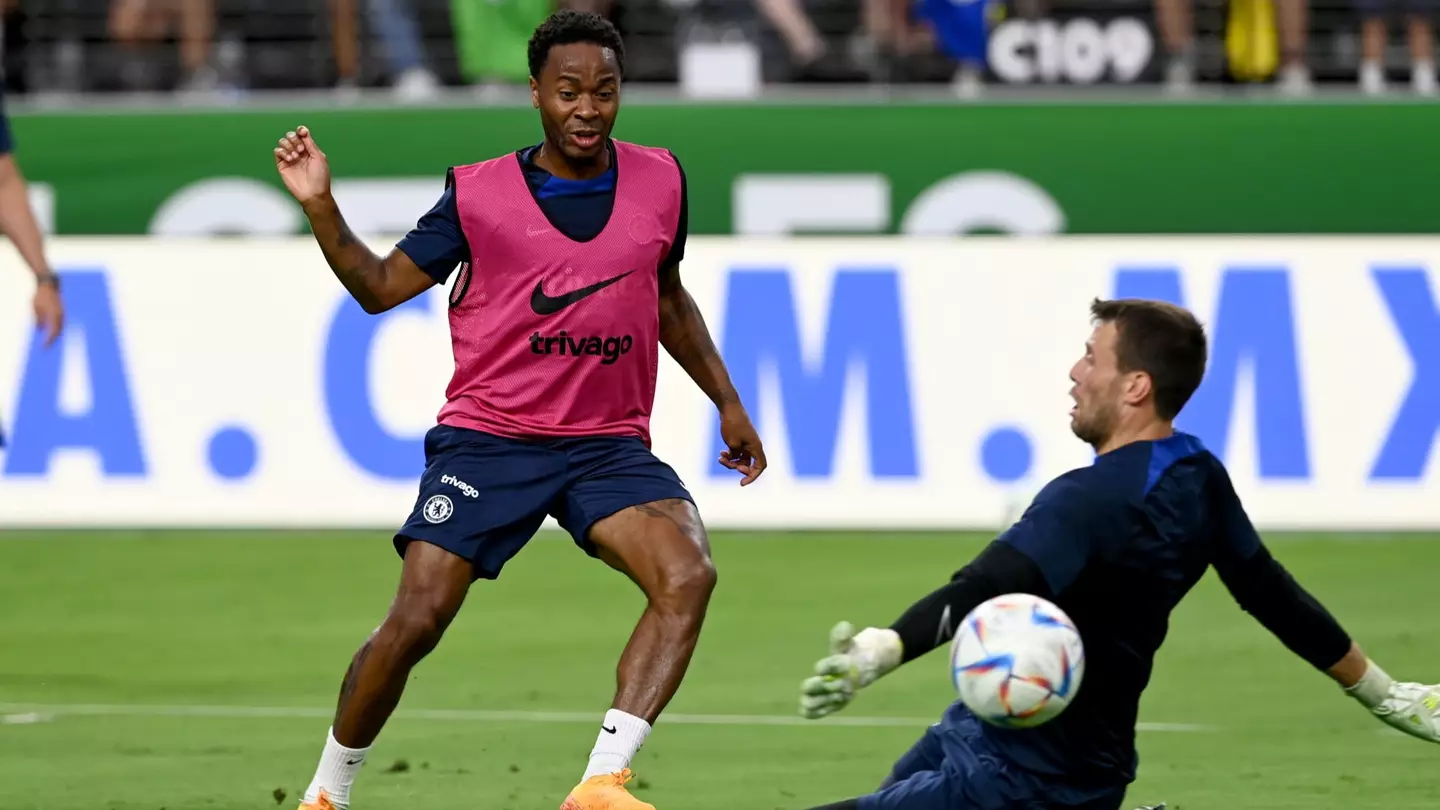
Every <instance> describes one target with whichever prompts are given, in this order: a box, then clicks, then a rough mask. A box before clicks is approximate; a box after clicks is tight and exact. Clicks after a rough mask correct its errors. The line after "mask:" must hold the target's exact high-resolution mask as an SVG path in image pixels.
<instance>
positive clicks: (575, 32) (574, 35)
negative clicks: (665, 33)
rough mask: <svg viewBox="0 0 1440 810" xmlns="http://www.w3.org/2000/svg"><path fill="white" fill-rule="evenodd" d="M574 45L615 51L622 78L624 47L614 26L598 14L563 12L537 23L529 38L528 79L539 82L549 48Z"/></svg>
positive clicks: (567, 10) (623, 74)
mask: <svg viewBox="0 0 1440 810" xmlns="http://www.w3.org/2000/svg"><path fill="white" fill-rule="evenodd" d="M575 42H589V43H593V44H595V45H599V46H600V47H602V48H609V49H610V50H612V51H614V52H615V63H616V64H617V65H618V66H619V68H620V76H621V77H622V78H623V77H624V76H625V43H624V42H622V41H621V40H620V32H619V31H617V30H615V26H614V25H612V24H611V23H610V21H609V20H607V19H605V18H604V17H601V16H600V15H599V14H593V13H591V12H588V11H572V10H570V9H562V10H560V11H557V12H555V13H554V14H551V15H550V17H549V19H547V20H545V22H543V23H540V27H539V28H536V29H535V34H534V36H531V37H530V47H529V52H528V54H527V55H528V56H529V58H530V78H532V79H537V80H538V79H539V78H540V71H542V70H544V69H545V60H546V59H547V58H549V56H550V49H551V48H553V47H555V46H556V45H570V44H572V43H575Z"/></svg>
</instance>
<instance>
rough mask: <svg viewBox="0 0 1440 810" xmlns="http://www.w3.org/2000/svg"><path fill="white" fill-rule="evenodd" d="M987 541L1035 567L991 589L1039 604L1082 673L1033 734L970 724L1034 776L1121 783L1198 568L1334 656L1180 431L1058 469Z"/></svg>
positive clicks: (1319, 617) (1316, 611) (1286, 636)
mask: <svg viewBox="0 0 1440 810" xmlns="http://www.w3.org/2000/svg"><path fill="white" fill-rule="evenodd" d="M992 546H995V547H999V548H997V549H996V550H997V551H1000V552H1002V554H1001V555H991V556H992V557H993V558H995V559H999V558H1001V557H1003V556H1004V554H1012V555H1013V551H1011V550H1012V549H1013V550H1014V551H1018V552H1020V554H1019V555H1014V556H1016V558H1017V559H1019V560H1021V562H1022V563H1023V565H1022V567H1024V568H1029V569H1030V570H1031V571H1032V572H1038V573H1032V574H1030V575H1029V576H1031V577H1032V578H1034V579H1033V580H1032V582H1031V584H1032V585H1034V587H1028V588H1026V587H1024V585H1025V577H1024V576H1008V575H1002V576H999V577H996V576H994V574H993V573H992V574H991V577H992V580H993V585H994V587H995V589H996V590H998V591H1001V592H1005V591H1007V590H1009V589H1012V588H1013V589H1022V588H1023V589H1025V590H1028V591H1030V592H1038V593H1039V595H1041V596H1045V597H1046V598H1050V599H1052V600H1053V601H1054V602H1055V603H1056V604H1057V605H1059V606H1060V608H1061V609H1062V610H1064V611H1065V612H1066V613H1067V614H1069V616H1070V618H1071V619H1073V620H1074V622H1075V624H1076V625H1077V626H1078V628H1079V629H1080V633H1081V637H1082V639H1083V641H1084V644H1085V658H1086V664H1085V679H1084V681H1083V683H1082V685H1081V688H1080V692H1079V694H1077V695H1076V697H1075V700H1074V702H1073V703H1072V704H1071V705H1070V707H1069V708H1067V709H1066V711H1065V712H1064V713H1063V714H1061V715H1060V716H1059V717H1058V718H1056V719H1055V720H1053V721H1051V722H1049V723H1047V724H1045V725H1042V726H1039V727H1037V728H1033V729H1024V730H1006V729H1000V728H995V727H989V726H987V727H986V728H985V730H984V731H985V736H986V738H987V741H988V742H989V743H990V744H991V746H992V747H993V748H994V749H995V750H996V751H998V752H1000V753H1001V754H1002V755H1003V756H1005V757H1006V758H1007V759H1009V760H1011V761H1012V762H1014V763H1016V764H1018V765H1020V766H1022V767H1023V768H1025V769H1027V770H1029V771H1032V772H1035V773H1039V774H1043V775H1047V776H1053V777H1057V778H1061V779H1064V780H1065V781H1068V782H1071V783H1074V784H1094V783H1099V784H1106V783H1117V782H1119V783H1123V782H1129V781H1130V780H1132V779H1133V778H1134V775H1135V768H1136V764H1137V762H1136V754H1135V746H1134V732H1135V723H1136V717H1137V710H1138V708H1139V704H1140V695H1141V693H1142V692H1143V691H1144V689H1145V687H1146V685H1147V684H1148V683H1149V680H1150V673H1151V668H1152V665H1153V663H1154V659H1155V653H1156V651H1157V650H1159V649H1160V645H1161V644H1162V643H1163V642H1164V641H1165V635H1166V631H1167V629H1168V625H1169V619H1170V612H1171V611H1172V610H1173V609H1174V608H1175V606H1176V605H1177V604H1179V602H1180V600H1181V599H1182V598H1183V597H1184V596H1185V594H1186V593H1187V592H1189V590H1190V589H1191V588H1192V587H1194V585H1195V583H1196V582H1197V581H1199V579H1200V578H1201V576H1203V575H1204V573H1205V571H1206V569H1207V568H1208V567H1209V566H1211V565H1214V566H1215V568H1216V569H1217V572H1218V573H1219V574H1220V576H1221V578H1222V580H1223V581H1224V582H1225V584H1226V585H1227V586H1228V587H1229V588H1230V590H1231V592H1232V593H1233V594H1234V595H1235V596H1236V598H1237V600H1238V601H1239V602H1240V604H1241V605H1242V607H1244V608H1245V609H1246V610H1248V611H1249V612H1251V613H1252V614H1254V615H1255V616H1256V618H1258V619H1259V620H1260V621H1261V623H1262V624H1264V625H1265V626H1266V627H1268V628H1269V629H1270V630H1271V631H1272V632H1275V633H1276V634H1277V635H1278V636H1280V637H1281V640H1282V641H1284V642H1285V643H1286V644H1287V645H1288V646H1290V647H1291V649H1293V650H1295V651H1296V652H1298V653H1300V654H1301V655H1302V656H1303V657H1306V658H1307V659H1309V660H1311V661H1312V663H1315V665H1316V666H1321V667H1323V666H1327V665H1330V664H1333V663H1334V662H1335V661H1338V660H1339V659H1340V657H1341V656H1343V655H1344V653H1345V651H1346V650H1348V645H1349V639H1348V637H1346V636H1345V635H1344V632H1343V631H1342V630H1340V629H1339V626H1338V625H1337V624H1335V623H1334V620H1333V619H1331V618H1330V617H1329V615H1328V614H1326V613H1324V610H1323V608H1320V607H1319V605H1318V604H1316V603H1315V602H1314V601H1313V599H1311V598H1310V597H1309V595H1308V594H1305V593H1304V592H1303V591H1302V590H1301V589H1300V588H1299V586H1298V585H1296V584H1295V583H1294V582H1293V580H1291V579H1290V578H1289V576H1288V574H1286V573H1285V572H1284V569H1283V568H1280V566H1279V563H1277V562H1275V561H1274V560H1273V559H1272V558H1271V557H1270V555H1269V553H1268V551H1266V549H1265V547H1264V545H1263V544H1262V543H1261V541H1260V537H1259V536H1258V535H1257V534H1256V532H1255V528H1254V526H1253V525H1251V522H1250V519H1249V517H1248V516H1247V515H1246V514H1245V509H1244V507H1243V506H1241V504H1240V501H1239V498H1238V497H1237V496H1236V494H1235V490H1234V488H1233V486H1232V485H1231V482H1230V478H1229V475H1228V474H1227V473H1226V471H1225V468H1224V466H1223V465H1222V464H1221V462H1220V460H1219V459H1217V458H1216V457H1215V456H1214V455H1212V454H1211V453H1210V452H1209V451H1208V450H1206V449H1205V448H1204V446H1203V445H1202V444H1201V443H1200V441H1199V440H1198V439H1196V438H1195V437H1193V436H1190V435H1187V434H1184V433H1176V434H1174V435H1173V436H1171V437H1169V438H1167V439H1164V440H1161V441H1145V442H1136V443H1133V444H1129V445H1126V446H1124V447H1121V448H1119V449H1117V450H1114V451H1111V452H1109V453H1105V454H1103V455H1100V456H1098V457H1097V458H1096V459H1095V463H1094V464H1093V465H1091V466H1089V467H1085V468H1082V469H1077V470H1073V471H1071V472H1069V473H1066V474H1065V475H1062V476H1060V477H1059V478H1057V479H1055V480H1054V481H1052V482H1051V483H1050V484H1049V485H1047V486H1046V487H1045V489H1044V490H1042V491H1041V492H1040V494H1039V495H1038V496H1036V498H1035V500H1034V502H1033V503H1032V504H1031V505H1030V507H1029V509H1027V510H1026V512H1025V514H1024V515H1023V516H1022V517H1021V518H1020V520H1019V521H1017V522H1016V523H1015V525H1014V526H1013V527H1011V528H1010V529H1009V530H1008V531H1006V532H1005V533H1004V534H1002V535H1001V536H1000V537H998V538H997V539H996V540H995V542H994V543H993V544H992ZM982 556H984V555H982ZM978 561H979V560H978V558H977V562H978ZM1027 561H1028V562H1027ZM1029 563H1033V566H1031V565H1029ZM990 570H991V571H992V572H993V571H998V570H1001V567H1000V566H997V565H994V564H993V563H992V564H991V566H990ZM1006 580H1008V581H1006ZM1040 580H1043V581H1040ZM962 615H963V614H962Z"/></svg>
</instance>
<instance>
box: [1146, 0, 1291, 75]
mask: <svg viewBox="0 0 1440 810" xmlns="http://www.w3.org/2000/svg"><path fill="white" fill-rule="evenodd" d="M1308 2H1309V0H1275V12H1276V18H1277V19H1276V22H1277V23H1278V25H1277V27H1278V28H1279V31H1280V60H1281V64H1280V75H1279V77H1278V81H1277V83H1278V84H1279V86H1280V89H1281V90H1282V91H1283V92H1285V93H1288V94H1291V95H1300V94H1304V93H1308V92H1309V91H1310V90H1311V87H1312V84H1311V79H1310V68H1309V66H1308V65H1307V64H1306V61H1305V51H1306V44H1307V41H1308V40H1309V38H1310V29H1309V24H1310V20H1309V11H1310V9H1309V6H1308ZM1155 17H1156V23H1157V26H1158V27H1159V29H1160V39H1161V41H1162V43H1163V44H1164V46H1165V52H1166V55H1167V56H1168V58H1169V64H1168V65H1167V66H1166V72H1165V81H1166V83H1167V84H1168V85H1169V86H1170V87H1171V88H1172V89H1177V90H1183V89H1187V88H1189V87H1190V86H1191V85H1192V84H1193V83H1194V81H1195V11H1194V0H1156V2H1155Z"/></svg>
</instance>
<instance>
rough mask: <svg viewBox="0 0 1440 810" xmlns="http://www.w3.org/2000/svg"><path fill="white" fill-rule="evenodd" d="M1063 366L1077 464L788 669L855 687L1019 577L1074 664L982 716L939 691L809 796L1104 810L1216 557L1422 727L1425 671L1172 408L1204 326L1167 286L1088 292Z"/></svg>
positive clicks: (845, 688) (1199, 371)
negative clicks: (851, 774)
mask: <svg viewBox="0 0 1440 810" xmlns="http://www.w3.org/2000/svg"><path fill="white" fill-rule="evenodd" d="M1091 313H1092V315H1093V317H1094V322H1095V329H1094V331H1093V333H1092V334H1091V336H1090V339H1089V341H1088V342H1087V343H1086V344H1085V354H1084V356H1083V357H1082V358H1081V359H1080V360H1079V361H1078V362H1077V363H1076V364H1075V366H1074V368H1072V369H1071V371H1070V379H1071V380H1072V381H1073V382H1074V387H1073V388H1072V389H1071V391H1070V394H1071V397H1072V398H1073V399H1074V400H1075V407H1074V409H1073V410H1072V411H1071V416H1070V420H1071V428H1072V429H1073V430H1074V432H1075V435H1076V436H1078V437H1079V438H1080V439H1081V440H1082V441H1084V442H1086V443H1087V444H1089V445H1091V446H1092V447H1094V448H1095V452H1096V454H1097V457H1096V458H1095V461H1094V463H1093V464H1092V465H1091V466H1089V467H1084V468H1081V469H1076V470H1072V471H1071V472H1068V473H1065V474H1064V475H1062V476H1060V477H1059V478H1056V479H1055V480H1054V481H1051V482H1050V483H1049V484H1048V485H1047V486H1046V487H1045V488H1044V489H1043V490H1042V491H1041V492H1040V494H1039V495H1037V496H1036V497H1035V500H1034V501H1033V503H1031V505H1030V507H1029V508H1028V509H1027V510H1026V512H1025V513H1024V514H1023V515H1022V516H1021V518H1020V519H1019V521H1017V522H1016V523H1015V525H1014V526H1012V527H1011V528H1010V529H1009V530H1007V531H1006V532H1004V533H1003V534H1002V535H1000V536H999V537H998V538H997V539H995V540H994V541H993V542H992V543H991V544H990V545H989V546H987V547H986V548H985V549H984V550H983V551H982V552H981V553H980V554H979V555H978V556H977V557H976V558H975V559H974V560H973V561H971V562H970V563H969V564H968V565H966V566H965V567H964V568H962V569H961V570H960V571H959V572H958V573H956V574H955V575H954V577H953V578H952V579H951V581H950V582H949V584H946V585H944V586H943V587H940V588H939V589H937V590H935V591H934V592H932V593H931V594H930V595H928V596H926V597H925V598H923V599H921V600H920V601H919V602H916V603H915V604H914V605H913V606H912V607H911V608H910V609H909V610H907V611H906V612H905V613H904V614H903V615H902V616H900V618H899V619H898V620H897V621H896V622H895V623H894V624H892V625H890V626H889V627H867V628H865V629H863V630H861V631H859V632H858V633H856V632H855V631H854V629H853V628H852V627H851V626H850V625H849V624H846V623H841V624H839V625H837V626H836V627H835V628H834V629H833V630H832V631H831V637H830V642H831V652H832V655H830V656H829V657H827V658H824V659H822V660H821V661H820V662H819V663H818V664H817V665H816V672H817V674H816V675H814V676H812V677H810V678H808V679H807V680H805V681H804V683H803V685H802V687H801V701H800V704H801V713H802V714H804V715H805V716H806V717H810V718H817V717H821V716H824V715H827V714H830V713H831V712H834V711H836V710H838V709H841V708H842V707H844V706H846V705H847V704H849V703H850V701H851V700H852V699H853V698H854V696H855V693H856V690H858V689H860V688H862V687H865V686H869V685H870V684H871V683H873V682H874V681H875V680H876V679H877V678H880V677H881V676H883V675H885V674H886V673H888V672H890V671H891V670H894V669H895V668H896V667H898V666H900V665H901V664H904V663H906V662H909V661H913V660H914V659H916V658H918V657H920V656H922V655H924V654H925V653H927V652H929V651H931V650H933V649H935V648H937V647H940V646H943V645H945V644H947V643H948V642H949V641H950V640H951V639H952V638H953V637H954V635H955V625H956V624H957V623H958V622H960V621H962V620H963V619H964V617H965V616H966V615H967V614H968V613H969V612H970V611H971V610H973V609H974V608H975V607H976V606H978V605H979V604H980V603H981V602H983V601H985V600H986V599H989V598H991V597H994V596H999V595H1001V594H1004V593H1030V594H1034V595H1037V596H1040V597H1043V598H1045V599H1049V600H1051V601H1053V602H1055V603H1056V604H1057V605H1058V606H1059V607H1060V608H1061V609H1062V610H1064V611H1065V612H1066V613H1067V614H1069V616H1070V618H1071V619H1073V620H1074V622H1075V623H1076V625H1077V626H1078V627H1079V629H1080V633H1081V637H1082V639H1083V641H1084V644H1085V658H1086V663H1085V667H1086V669H1085V683H1084V685H1083V686H1082V687H1081V689H1080V692H1079V694H1077V695H1076V697H1075V700H1074V702H1073V703H1071V704H1070V706H1069V707H1068V708H1067V709H1066V710H1065V712H1064V713H1063V714H1061V715H1060V716H1058V717H1057V718H1055V719H1054V720H1052V721H1050V722H1048V723H1046V724H1045V725H1042V726H1038V727H1035V728H1031V729H1023V730H1007V729H1000V728H997V727H994V726H990V725H988V724H985V723H982V722H981V721H979V720H978V719H977V718H976V717H975V716H974V715H973V714H972V713H971V712H970V711H969V710H967V709H966V708H965V706H964V704H962V703H959V702H956V703H955V704H953V705H952V706H951V707H950V708H949V709H948V710H947V711H946V712H945V713H944V715H943V717H942V718H941V720H940V722H939V723H937V724H936V725H934V726H932V727H931V728H930V729H929V730H928V731H926V733H925V735H924V736H923V737H922V738H921V739H920V741H919V742H918V743H917V744H916V745H915V746H914V747H913V748H912V749H911V750H910V751H909V752H908V753H906V754H905V755H904V756H903V757H901V758H900V760H899V762H897V763H896V765H895V767H894V769H893V771H892V772H891V774H890V776H889V778H888V779H887V780H886V781H885V782H884V784H882V785H881V786H880V788H879V789H878V790H877V791H876V792H875V793H872V794H869V795H867V796H863V797H860V798H858V799H852V800H849V801H844V802H840V803H839V804H833V805H829V808H828V810H1001V809H1002V808H1006V809H1007V810H1008V808H1017V807H1041V806H1043V807H1050V808H1084V810H1116V808H1118V807H1120V804H1121V802H1122V801H1123V800H1124V797H1125V790H1126V786H1127V785H1128V784H1129V783H1130V782H1131V781H1133V779H1134V777H1135V767H1136V757H1135V719H1136V712H1137V709H1138V706H1139V702H1140V693H1141V692H1142V691H1144V689H1145V685H1146V683H1147V682H1148V681H1149V678H1150V670H1151V665H1152V663H1153V660H1154V656H1155V652H1156V650H1158V649H1159V647H1160V644H1161V643H1162V642H1163V641H1164V639H1165V633H1166V628H1167V626H1168V622H1169V616H1170V612H1171V610H1173V609H1174V607H1175V606H1176V604H1177V603H1179V602H1180V600H1181V599H1182V598H1183V597H1184V596H1185V594H1186V592H1188V591H1189V590H1190V588H1191V587H1192V586H1194V585H1195V583H1196V582H1197V581H1198V580H1199V579H1200V577H1201V576H1202V575H1203V574H1204V573H1205V571H1206V569H1207V567H1208V566H1211V565H1213V566H1215V569H1216V571H1217V572H1218V573H1219V575H1220V578H1221V580H1222V581H1223V582H1224V584H1225V586H1226V587H1227V588H1228V589H1229V591H1230V593H1231V594H1232V595H1233V596H1234V597H1235V599H1236V601H1237V602H1239V604H1240V606H1241V607H1242V608H1244V609H1245V610H1246V611H1247V612H1249V613H1250V614H1251V615H1252V616H1254V617H1255V618H1256V619H1257V620H1259V622H1260V623H1261V624H1262V625H1264V626H1265V627H1266V628H1267V629H1268V630H1269V631H1270V632H1272V633H1274V634H1275V635H1276V636H1277V637H1278V638H1279V639H1280V641H1281V642H1283V643H1284V644H1285V646H1286V647H1288V648H1289V649H1290V650H1291V651H1292V652H1294V653H1295V654H1296V655H1298V656H1300V657H1301V658H1303V659H1304V660H1305V661H1307V662H1308V663H1309V664H1311V665H1312V666H1314V667H1316V668H1317V669H1320V670H1322V671H1324V672H1325V673H1326V674H1328V675H1329V676H1330V677H1331V678H1333V679H1334V680H1335V681H1336V682H1337V683H1339V685H1340V686H1342V687H1343V688H1344V691H1345V693H1346V694H1348V695H1349V696H1350V697H1352V698H1354V699H1355V700H1357V701H1359V702H1360V704H1361V705H1363V706H1364V707H1365V708H1366V709H1368V710H1370V711H1371V712H1373V713H1374V714H1375V715H1376V716H1377V717H1379V718H1380V719H1381V720H1383V721H1384V722H1386V723H1388V724H1390V725H1391V726H1393V727H1395V728H1398V729H1400V730H1402V731H1405V732H1407V733H1409V734H1412V735H1415V736H1418V737H1420V738H1422V739H1426V740H1429V741H1432V742H1435V741H1440V716H1437V713H1436V707H1437V706H1440V687H1436V686H1421V685H1419V684H1413V683H1397V682H1396V681H1394V680H1393V679H1391V677H1390V676H1389V675H1387V674H1385V672H1384V671H1383V670H1381V669H1380V668H1379V667H1378V666H1376V665H1375V663H1374V662H1372V661H1370V660H1369V659H1368V658H1367V657H1366V655H1365V653H1364V652H1362V651H1361V649H1360V647H1359V646H1357V645H1356V644H1355V643H1354V642H1353V641H1352V640H1351V639H1350V637H1349V636H1348V635H1347V634H1346V632H1345V631H1344V630H1343V629H1342V628H1341V627H1340V625H1339V624H1338V623H1337V622H1336V621H1335V619H1334V618H1332V617H1331V615H1330V614H1329V613H1328V612H1326V610H1325V608H1324V607H1322V606H1321V605H1320V603H1319V602H1317V601H1316V600H1315V599H1314V598H1313V597H1312V596H1311V595H1310V594H1309V593H1307V592H1306V591H1305V590H1304V589H1303V588H1302V587H1301V586H1300V585H1299V584H1297V583H1296V582H1295V580H1294V579H1292V578H1291V576H1290V575H1289V573H1287V572H1286V570H1285V569H1284V568H1283V567H1281V565H1280V563H1279V562H1277V561H1276V560H1275V559H1274V558H1273V557H1272V556H1271V555H1270V552H1269V551H1268V550H1267V549H1266V547H1265V545H1264V544H1263V543H1262V542H1261V540H1260V537H1259V536H1258V535H1257V534H1256V532H1255V529H1254V527H1253V526H1251V524H1250V520H1249V518H1248V517H1247V516H1246V514H1245V509H1244V508H1243V507H1242V506H1241V505H1240V500H1239V498H1238V497H1237V496H1236V494H1235V490H1234V489H1233V488H1232V487H1231V483H1230V479H1229V476H1228V475H1227V474H1226V471H1225V468H1224V466H1223V465H1222V464H1221V463H1220V461H1219V460H1218V459H1217V458H1216V457H1215V456H1214V455H1212V454H1211V453H1210V452H1209V451H1208V450H1206V449H1205V448H1204V447H1203V446H1202V445H1201V444H1200V442H1199V441H1198V440H1197V439H1196V438H1195V437H1194V436H1190V435H1187V434H1185V433H1181V432H1177V431H1175V430H1174V429H1173V428H1172V427H1171V422H1172V420H1174V418H1175V416H1176V414H1178V413H1179V412H1180V409H1181V408H1182V407H1184V405H1185V403H1186V402H1187V401H1188V400H1189V399H1190V395H1191V394H1192V393H1194V391H1195V389H1196V388H1197V387H1198V386H1199V385H1200V380H1201V377H1202V376H1203V374H1204V370H1205V360H1206V339H1205V333H1204V330H1203V329H1202V327H1201V326H1200V324H1199V323H1197V322H1196V320H1195V318H1194V317H1193V316H1192V315H1191V314H1190V313H1189V312H1187V311H1185V310H1183V309H1180V308H1178V307H1174V306H1171V305H1169V304H1164V303H1159V302H1154V301H1140V300H1117V301H1096V302H1094V304H1093V305H1092V306H1091Z"/></svg>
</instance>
